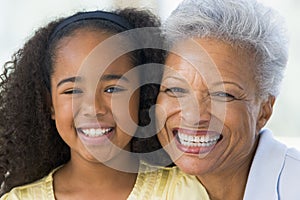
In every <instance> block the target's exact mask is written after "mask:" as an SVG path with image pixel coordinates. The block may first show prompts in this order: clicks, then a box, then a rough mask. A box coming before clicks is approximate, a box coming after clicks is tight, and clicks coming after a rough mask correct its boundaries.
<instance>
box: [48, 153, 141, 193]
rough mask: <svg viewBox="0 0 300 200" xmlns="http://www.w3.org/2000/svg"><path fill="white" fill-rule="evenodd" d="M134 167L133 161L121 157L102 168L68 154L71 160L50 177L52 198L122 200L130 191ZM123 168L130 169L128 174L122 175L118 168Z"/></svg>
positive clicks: (133, 178) (135, 171)
mask: <svg viewBox="0 0 300 200" xmlns="http://www.w3.org/2000/svg"><path fill="white" fill-rule="evenodd" d="M125 157H126V156H125ZM138 163H139V162H138V160H137V159H136V158H132V157H131V158H128V157H126V158H123V157H122V156H121V157H120V159H118V160H115V159H114V160H112V161H111V162H109V163H106V164H103V163H100V162H96V161H95V162H91V161H86V160H84V159H83V158H82V157H81V156H80V155H78V154H71V160H70V161H69V162H68V163H67V164H66V165H65V166H63V167H62V168H61V169H59V170H58V171H57V172H56V173H55V174H54V191H55V196H56V198H57V199H63V197H65V196H68V197H70V196H73V195H74V197H77V198H78V197H79V196H80V197H82V198H81V199H93V198H95V197H97V196H98V197H99V195H101V196H102V197H103V198H105V197H107V199H116V198H118V199H126V198H127V197H128V195H129V194H130V192H131V190H132V188H133V187H134V184H135V180H136V177H137V171H138ZM120 164H121V165H122V166H119V165H120ZM126 164H128V165H129V164H130V166H131V167H133V168H132V170H131V171H126V170H123V171H122V168H121V167H124V165H126ZM118 167H120V168H118ZM134 168H135V169H134ZM123 169H124V168H123ZM58 197H61V198H58ZM71 199H72V198H71Z"/></svg>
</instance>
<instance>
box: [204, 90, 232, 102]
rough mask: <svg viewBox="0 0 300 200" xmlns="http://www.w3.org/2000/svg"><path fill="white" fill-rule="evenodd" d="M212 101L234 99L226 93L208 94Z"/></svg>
mask: <svg viewBox="0 0 300 200" xmlns="http://www.w3.org/2000/svg"><path fill="white" fill-rule="evenodd" d="M210 96H211V98H212V100H216V101H226V102H228V101H233V100H236V98H235V97H234V96H233V95H232V94H229V93H227V92H214V93H211V94H210Z"/></svg>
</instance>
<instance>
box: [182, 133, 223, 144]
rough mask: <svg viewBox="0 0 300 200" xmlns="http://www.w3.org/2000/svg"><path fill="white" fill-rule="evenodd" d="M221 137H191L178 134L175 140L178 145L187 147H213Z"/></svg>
mask: <svg viewBox="0 0 300 200" xmlns="http://www.w3.org/2000/svg"><path fill="white" fill-rule="evenodd" d="M220 137H221V135H214V136H210V135H201V136H200V135H199V136H194V135H193V136H192V135H187V134H183V133H180V132H178V134H177V139H178V141H179V142H180V144H182V145H184V146H187V147H208V146H211V145H215V144H216V143H217V142H218V140H219V139H220Z"/></svg>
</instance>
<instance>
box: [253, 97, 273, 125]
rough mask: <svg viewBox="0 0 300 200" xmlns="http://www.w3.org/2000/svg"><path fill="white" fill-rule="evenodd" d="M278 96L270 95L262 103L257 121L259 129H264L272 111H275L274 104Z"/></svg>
mask: <svg viewBox="0 0 300 200" xmlns="http://www.w3.org/2000/svg"><path fill="white" fill-rule="evenodd" d="M275 100H276V98H275V97H274V96H271V95H270V96H269V97H268V99H267V100H266V101H263V102H262V104H261V108H260V112H259V116H258V121H257V125H256V127H257V130H258V131H259V130H260V129H262V128H263V127H264V126H265V125H266V123H267V122H268V121H269V119H270V117H271V115H272V113H273V106H274V103H275Z"/></svg>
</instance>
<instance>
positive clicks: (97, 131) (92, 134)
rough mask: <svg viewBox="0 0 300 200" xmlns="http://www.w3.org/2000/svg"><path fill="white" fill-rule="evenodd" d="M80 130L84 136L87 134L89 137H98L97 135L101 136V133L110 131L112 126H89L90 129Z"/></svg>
mask: <svg viewBox="0 0 300 200" xmlns="http://www.w3.org/2000/svg"><path fill="white" fill-rule="evenodd" d="M81 131H82V132H83V133H84V134H85V135H86V136H89V137H99V136H102V135H105V134H107V133H109V132H110V131H112V128H104V129H101V128H97V129H95V128H90V129H81Z"/></svg>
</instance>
